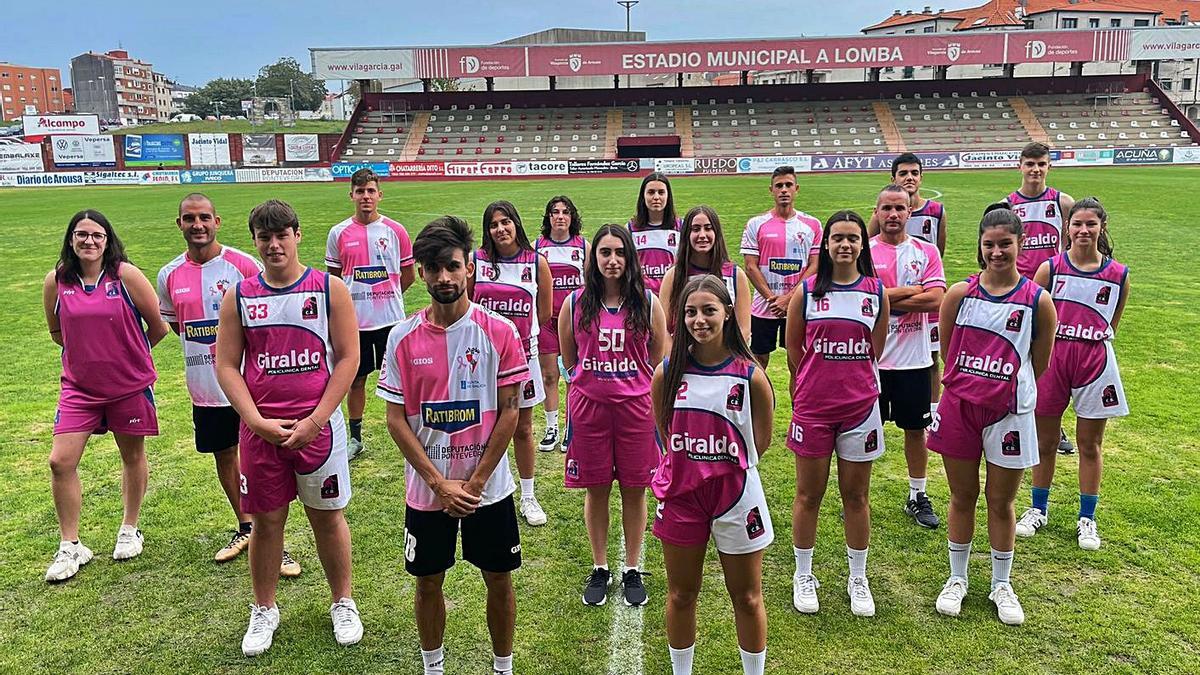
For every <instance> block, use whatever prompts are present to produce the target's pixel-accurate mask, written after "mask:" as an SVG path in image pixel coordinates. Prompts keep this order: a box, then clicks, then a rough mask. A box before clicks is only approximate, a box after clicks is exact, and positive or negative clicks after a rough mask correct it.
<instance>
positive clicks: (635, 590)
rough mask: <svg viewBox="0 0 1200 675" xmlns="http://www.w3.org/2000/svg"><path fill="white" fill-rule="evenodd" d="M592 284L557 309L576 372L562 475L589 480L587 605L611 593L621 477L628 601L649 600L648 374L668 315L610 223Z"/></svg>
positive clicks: (597, 249) (570, 481)
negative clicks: (616, 489) (612, 526)
mask: <svg viewBox="0 0 1200 675" xmlns="http://www.w3.org/2000/svg"><path fill="white" fill-rule="evenodd" d="M591 250H592V257H591V258H590V259H589V260H588V262H587V266H586V269H585V271H584V286H583V288H582V289H580V290H578V291H575V292H574V293H572V294H571V296H570V297H569V298H567V301H566V303H565V304H564V305H563V312H562V315H561V316H560V317H559V331H558V333H559V336H560V338H561V344H562V360H563V366H564V368H565V369H566V370H567V372H568V373H569V374H570V378H571V390H570V400H569V406H568V407H569V410H568V411H567V422H568V423H567V442H566V445H567V462H566V476H565V478H564V482H565V484H566V486H567V487H570V488H584V489H585V490H586V492H585V493H584V500H583V510H584V514H583V515H584V518H583V519H584V524H585V525H586V527H587V531H588V541H589V542H590V543H591V547H592V571H591V572H590V573H589V574H588V580H587V583H586V584H585V587H584V591H583V602H584V604H587V605H595V606H598V605H603V604H604V603H605V602H606V601H607V598H608V586H609V581H610V579H611V578H612V577H611V574H610V573H609V570H608V505H609V498H610V497H611V495H612V484H613V481H614V480H615V481H616V482H617V484H618V485H619V486H620V490H621V524H622V526H623V531H624V534H625V561H624V563H625V568H624V569H623V570H622V574H621V587H622V594H623V595H624V599H625V604H626V605H628V606H631V607H640V606H641V605H644V604H646V588H645V585H644V584H643V582H642V576H643V574H642V572H641V571H640V570H639V569H638V562H639V561H638V559H639V558H641V555H642V534H643V533H644V532H645V530H646V488H647V487H649V486H650V476H651V474H652V473H653V472H654V463H655V460H656V459H657V446H656V445H655V441H654V421H653V417H652V415H651V411H650V376H651V374H652V373H653V369H654V365H653V364H655V363H658V362H659V361H660V360H661V359H662V354H663V344H664V342H665V340H666V333H667V326H666V318H665V317H664V316H663V311H662V306H661V303H659V302H658V300H657V298H655V296H654V294H653V293H650V292H649V291H647V290H646V289H645V287H644V286H643V285H642V284H643V282H642V274H641V267H640V266H639V265H638V262H639V261H638V257H637V250H636V249H635V248H634V244H633V236H632V235H631V234H630V233H629V231H628V230H627V229H625V228H623V227H620V226H618V225H604V226H602V227H601V228H600V229H599V230H597V231H596V234H595V236H594V237H593V239H592V248H591Z"/></svg>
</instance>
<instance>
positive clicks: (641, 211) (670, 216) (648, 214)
mask: <svg viewBox="0 0 1200 675" xmlns="http://www.w3.org/2000/svg"><path fill="white" fill-rule="evenodd" d="M681 225H682V221H680V220H679V217H678V216H676V215H675V196H674V194H673V193H672V192H671V181H670V180H668V179H667V176H666V174H662V173H659V172H657V171H655V172H653V173H651V174H649V175H648V176H646V177H645V178H643V179H642V184H641V186H639V187H638V202H637V208H636V212H635V215H634V216H633V218H631V219H630V220H629V222H628V223H627V224H626V227H628V228H629V231H630V232H632V233H633V244H634V246H636V247H637V254H638V261H639V262H640V263H641V266H642V277H643V278H644V279H645V280H646V288H647V290H649V291H650V292H651V293H654V294H655V295H658V292H659V288H660V287H661V286H662V279H663V275H664V274H666V273H667V270H669V269H671V265H673V264H675V249H676V248H677V247H678V246H679V229H680V226H681Z"/></svg>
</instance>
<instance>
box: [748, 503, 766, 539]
mask: <svg viewBox="0 0 1200 675" xmlns="http://www.w3.org/2000/svg"><path fill="white" fill-rule="evenodd" d="M766 533H767V528H766V527H765V526H763V519H762V513H761V512H760V511H759V510H758V507H757V506H755V507H754V508H752V509H750V512H749V513H747V514H746V538H747V539H758V538H759V537H761V536H763V535H764V534H766Z"/></svg>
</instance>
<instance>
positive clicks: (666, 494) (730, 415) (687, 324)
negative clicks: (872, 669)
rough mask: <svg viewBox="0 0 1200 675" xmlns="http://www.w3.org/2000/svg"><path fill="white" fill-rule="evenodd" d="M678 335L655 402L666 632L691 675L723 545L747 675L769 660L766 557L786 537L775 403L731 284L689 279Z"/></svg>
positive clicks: (677, 669)
mask: <svg viewBox="0 0 1200 675" xmlns="http://www.w3.org/2000/svg"><path fill="white" fill-rule="evenodd" d="M675 324H676V325H677V326H679V327H680V330H679V335H678V337H677V338H676V339H675V343H674V345H673V346H672V347H671V356H670V358H669V359H668V360H666V361H664V362H663V363H662V364H660V365H659V366H658V368H657V369H656V370H655V371H654V381H653V384H652V389H651V391H652V392H653V399H654V420H655V423H656V425H657V427H658V437H659V438H660V439H661V441H662V444H663V445H664V446H665V447H664V449H663V452H662V455H661V457H660V458H659V461H658V468H657V469H656V470H655V472H654V481H653V484H652V487H653V490H654V496H655V497H657V498H658V501H659V506H658V510H657V512H656V514H655V518H654V536H656V537H658V538H659V540H661V541H662V547H663V562H664V563H665V566H666V570H667V592H668V597H667V606H666V627H667V643H668V646H669V647H670V652H671V668H672V670H673V672H674V673H675V675H689V674H690V673H691V672H692V656H693V650H694V649H695V642H696V600H697V597H698V596H699V594H700V586H701V581H702V579H703V570H704V557H705V554H706V553H707V550H708V540H709V539H710V538H711V539H713V540H714V542H715V544H716V548H717V554H718V555H719V557H720V559H721V567H722V569H723V570H724V572H725V587H726V589H728V591H729V598H730V600H731V601H732V603H733V614H734V625H735V627H736V629H737V639H738V648H739V652H740V653H741V659H742V670H743V672H744V673H747V674H748V675H761V673H762V672H763V669H764V668H765V666H766V658H767V613H766V609H765V608H764V607H763V604H762V558H763V550H764V549H766V548H767V547H768V546H770V544H771V542H772V541H773V540H774V538H775V533H774V529H773V528H772V527H771V514H770V513H769V511H768V509H767V500H766V496H765V494H764V493H763V487H762V481H761V480H760V478H759V476H758V468H757V465H758V460H759V458H760V457H761V456H762V454H763V453H764V452H766V450H767V446H768V445H769V444H770V442H771V423H772V418H773V416H774V408H775V397H774V393H773V391H772V389H771V383H770V382H769V381H768V380H767V376H766V373H765V372H764V371H763V369H762V368H759V367H758V363H757V362H756V361H755V360H754V356H753V355H752V354H751V353H750V348H749V346H747V344H746V338H745V336H744V334H743V332H742V328H741V326H739V325H738V324H737V317H736V315H735V314H734V308H733V299H732V298H731V297H730V296H729V289H728V288H727V287H726V285H725V282H724V281H723V280H722V279H721V278H720V277H716V276H713V275H709V274H706V275H704V276H700V277H696V278H693V279H689V280H688V281H687V283H686V284H684V286H683V293H682V297H681V301H680V303H679V306H678V307H677V308H676V311H675Z"/></svg>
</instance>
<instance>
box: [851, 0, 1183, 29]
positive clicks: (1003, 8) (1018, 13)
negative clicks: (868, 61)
mask: <svg viewBox="0 0 1200 675" xmlns="http://www.w3.org/2000/svg"><path fill="white" fill-rule="evenodd" d="M926 10H927V11H926V12H921V13H917V12H913V13H911V14H901V13H900V10H895V12H894V13H893V14H892V15H891V16H890V17H888V18H887V19H884V20H883V21H880V22H879V23H876V24H874V25H871V26H867V27H866V28H863V29H862V30H863V31H864V32H867V31H876V30H879V29H882V28H890V27H892V26H901V25H907V24H911V23H917V22H920V21H932V20H934V19H958V20H959V23H958V24H957V25H956V26H955V27H954V28H953V29H952V30H956V31H962V30H980V29H988V28H991V29H995V28H1021V27H1023V26H1024V21H1022V18H1021V17H1022V16H1029V15H1032V14H1041V13H1044V12H1052V11H1064V12H1144V13H1147V14H1157V15H1158V23H1160V24H1168V23H1171V24H1174V23H1178V22H1179V21H1180V18H1181V16H1182V14H1183V12H1187V13H1188V14H1189V20H1200V0H989V1H988V2H985V3H984V4H982V5H976V6H975V7H966V8H963V9H955V10H940V11H938V12H936V13H934V12H931V11H928V8H926Z"/></svg>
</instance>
